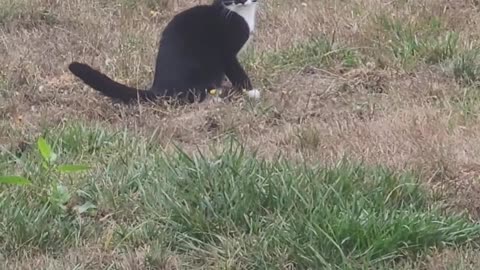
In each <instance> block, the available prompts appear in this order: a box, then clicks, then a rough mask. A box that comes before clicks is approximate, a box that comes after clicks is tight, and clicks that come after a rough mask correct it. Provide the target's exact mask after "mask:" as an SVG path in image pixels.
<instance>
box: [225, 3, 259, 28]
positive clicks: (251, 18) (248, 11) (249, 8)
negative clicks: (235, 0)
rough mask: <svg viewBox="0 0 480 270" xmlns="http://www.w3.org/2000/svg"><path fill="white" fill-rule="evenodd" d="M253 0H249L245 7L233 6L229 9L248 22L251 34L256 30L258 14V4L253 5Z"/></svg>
mask: <svg viewBox="0 0 480 270" xmlns="http://www.w3.org/2000/svg"><path fill="white" fill-rule="evenodd" d="M251 1H252V0H247V3H245V4H244V5H232V6H229V7H228V9H230V10H231V11H233V12H235V13H237V14H238V15H240V16H242V18H243V19H244V20H245V21H246V22H247V24H248V28H249V29H250V33H253V32H254V30H255V14H256V12H257V3H252V2H251Z"/></svg>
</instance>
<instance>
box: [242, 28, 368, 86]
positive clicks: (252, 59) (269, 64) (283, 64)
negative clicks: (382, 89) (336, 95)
mask: <svg viewBox="0 0 480 270" xmlns="http://www.w3.org/2000/svg"><path fill="white" fill-rule="evenodd" d="M337 46H338V45H337V44H334V43H333V42H332V41H330V40H328V39H327V38H326V37H316V38H311V39H310V40H306V41H303V42H302V43H300V44H296V45H293V46H291V47H289V48H285V49H282V50H277V51H267V52H260V53H257V52H255V51H253V50H250V51H249V52H250V53H247V54H246V55H245V58H244V59H242V62H243V63H244V64H245V67H246V69H247V70H251V71H255V73H256V74H257V77H260V78H262V80H263V81H262V83H263V85H267V86H268V85H271V83H270V82H269V81H272V80H275V78H277V77H278V76H279V74H282V72H286V71H293V72H295V71H301V70H308V69H309V68H329V67H331V66H333V65H337V66H341V67H344V68H354V67H357V66H359V65H360V64H361V63H362V58H361V55H360V54H359V53H358V52H357V51H356V50H354V49H350V48H346V47H338V48H336V47H337Z"/></svg>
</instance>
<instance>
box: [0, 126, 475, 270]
mask: <svg viewBox="0 0 480 270" xmlns="http://www.w3.org/2000/svg"><path fill="white" fill-rule="evenodd" d="M48 133H49V135H48V136H47V140H48V141H49V142H51V143H53V145H54V147H53V149H54V152H56V153H59V156H58V158H59V160H61V161H62V162H81V163H82V162H89V163H91V164H92V165H94V168H95V169H94V170H93V171H91V172H89V173H87V174H80V175H76V176H70V177H66V178H63V177H62V178H60V179H55V180H59V181H60V182H61V183H62V186H63V187H64V188H65V190H66V191H68V193H69V196H67V197H69V198H70V200H67V201H65V202H64V205H65V206H66V207H65V208H58V207H55V204H52V203H51V200H48V196H49V195H50V194H49V193H48V192H47V193H45V191H46V190H49V188H48V187H49V186H50V183H51V181H53V180H54V179H52V177H56V176H55V175H52V174H51V173H49V172H48V171H45V169H43V167H42V166H41V162H40V161H41V160H40V157H39V154H38V153H37V152H36V149H35V148H31V149H30V150H29V151H26V152H25V153H23V154H22V156H21V157H20V158H19V159H18V160H17V159H16V158H14V157H11V156H10V157H9V156H7V157H4V159H6V160H9V162H8V163H9V165H8V166H7V169H6V171H12V170H13V171H18V170H20V171H21V172H23V173H26V176H28V178H29V179H31V181H32V182H33V185H32V186H28V187H12V188H7V187H3V188H2V191H1V193H2V196H1V197H2V200H1V201H0V209H1V215H0V216H1V217H2V218H1V219H0V223H1V224H2V226H1V227H2V231H1V233H0V235H1V240H2V241H1V242H2V245H1V250H0V253H2V254H3V255H4V256H6V257H7V258H9V257H11V256H14V255H15V254H16V253H17V252H18V251H19V250H20V249H22V250H23V251H24V252H27V253H30V252H33V251H36V252H40V253H45V252H47V253H49V252H53V253H54V254H55V253H59V254H61V253H62V252H63V251H66V250H68V249H72V248H80V247H83V246H84V245H87V246H88V245H102V246H103V247H105V248H107V249H111V250H123V249H126V250H129V249H132V248H135V247H140V246H143V245H154V246H156V248H158V249H160V250H163V251H164V252H168V253H171V254H176V255H177V256H183V255H186V254H188V255H192V256H194V257H195V258H196V259H195V263H194V264H192V265H191V266H192V267H195V266H196V267H207V265H210V267H207V268H209V269H218V268H217V267H220V266H221V265H224V266H227V265H228V266H229V267H234V268H242V269H244V268H248V269H250V268H255V269H258V268H262V269H278V268H282V267H285V266H286V265H288V264H291V265H294V266H295V267H296V268H297V269H306V268H316V267H320V266H322V267H326V268H329V269H334V268H335V269H346V268H348V269H362V267H366V266H369V267H380V266H385V265H389V264H390V263H392V262H394V261H395V260H396V259H399V258H404V257H416V256H422V255H425V254H426V252H427V251H428V250H429V249H431V248H434V247H437V248H444V247H450V246H452V247H453V246H458V245H461V244H465V243H468V242H470V241H473V240H475V239H477V236H478V233H479V232H480V227H479V226H478V225H474V224H472V223H470V222H469V221H468V220H467V219H465V218H464V217H462V216H458V215H454V216H444V215H442V213H441V211H440V210H439V209H437V208H436V207H432V206H431V205H429V198H428V193H426V192H425V191H424V190H423V188H422V187H421V186H420V185H419V182H418V179H417V178H416V177H415V176H414V175H412V174H396V173H394V172H392V171H390V170H388V169H386V168H382V167H371V168H370V167H367V166H363V165H352V164H350V163H347V162H344V163H340V164H338V165H337V166H334V167H323V166H316V167H309V166H304V165H300V164H294V163H292V162H290V161H288V160H285V159H282V158H279V159H278V160H276V161H273V162H267V161H265V160H262V159H260V158H258V157H256V156H255V155H252V154H249V153H246V152H245V149H244V148H243V147H242V146H241V145H240V144H238V143H236V142H235V141H234V140H230V143H226V144H225V145H223V146H219V147H214V148H212V150H211V152H210V153H202V152H196V153H195V154H193V155H189V154H187V153H185V152H184V151H182V150H181V149H178V150H177V151H175V152H173V153H166V152H164V151H163V150H162V149H161V148H159V147H158V146H157V145H155V144H152V143H151V142H148V141H146V140H142V139H135V138H131V137H130V136H129V134H128V133H127V132H124V131H122V132H119V133H112V132H106V131H105V130H103V129H101V128H94V129H92V128H91V127H85V126H82V125H75V126H68V127H64V128H60V129H55V130H50V131H49V132H48ZM7 155H8V154H7ZM95 164H98V165H100V164H101V165H100V166H95ZM81 206H83V208H80V207H81ZM79 209H83V210H82V211H81V212H79ZM106 217H108V222H99V219H103V218H106ZM31 224H37V225H36V226H31ZM108 233H110V234H111V235H110V236H109V237H106V234H108ZM212 263H213V264H214V265H211V264H212ZM152 267H153V266H152Z"/></svg>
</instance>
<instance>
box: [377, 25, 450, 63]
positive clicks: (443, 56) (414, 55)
mask: <svg viewBox="0 0 480 270" xmlns="http://www.w3.org/2000/svg"><path fill="white" fill-rule="evenodd" d="M376 21H377V24H378V25H380V29H381V30H380V32H381V33H382V35H385V37H384V39H385V40H384V41H383V42H385V43H386V44H381V45H380V46H381V47H384V46H385V47H387V48H388V49H389V51H390V52H391V54H392V55H393V58H394V59H396V60H397V61H399V62H400V64H401V65H402V66H403V67H404V68H407V69H409V68H412V67H415V66H417V65H418V63H426V64H439V63H442V62H444V61H445V60H448V59H452V58H454V57H455V56H456V55H457V53H458V49H459V48H458V47H459V44H458V39H459V35H458V33H456V32H453V31H448V29H445V28H444V27H443V26H442V23H441V20H440V19H439V18H436V17H429V18H425V19H420V20H416V21H414V22H405V21H403V20H401V19H394V18H391V17H389V16H379V17H377V18H376Z"/></svg>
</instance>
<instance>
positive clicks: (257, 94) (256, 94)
mask: <svg viewBox="0 0 480 270" xmlns="http://www.w3.org/2000/svg"><path fill="white" fill-rule="evenodd" d="M246 94H247V96H248V97H249V98H251V99H256V100H258V99H260V97H261V95H260V91H259V90H258V89H252V90H248V91H246Z"/></svg>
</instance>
